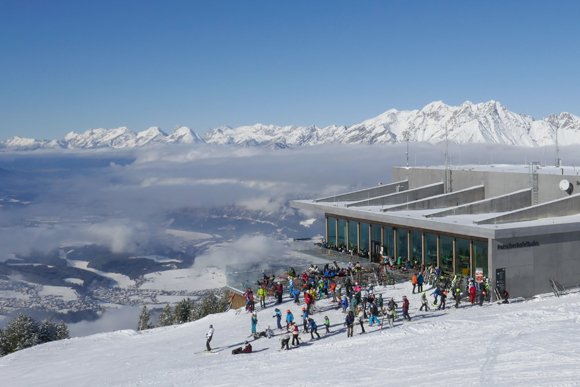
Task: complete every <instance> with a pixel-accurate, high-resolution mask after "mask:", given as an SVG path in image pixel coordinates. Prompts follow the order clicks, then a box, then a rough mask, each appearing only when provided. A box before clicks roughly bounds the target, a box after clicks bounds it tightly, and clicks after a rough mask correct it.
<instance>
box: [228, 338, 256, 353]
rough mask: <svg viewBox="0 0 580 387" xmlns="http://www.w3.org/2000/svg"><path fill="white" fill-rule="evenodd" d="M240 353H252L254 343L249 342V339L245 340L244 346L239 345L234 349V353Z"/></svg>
mask: <svg viewBox="0 0 580 387" xmlns="http://www.w3.org/2000/svg"><path fill="white" fill-rule="evenodd" d="M239 353H252V344H250V343H248V342H247V341H246V342H244V347H243V348H242V347H239V348H236V349H234V350H232V355H237V354H239Z"/></svg>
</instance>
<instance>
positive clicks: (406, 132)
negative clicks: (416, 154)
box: [403, 129, 410, 168]
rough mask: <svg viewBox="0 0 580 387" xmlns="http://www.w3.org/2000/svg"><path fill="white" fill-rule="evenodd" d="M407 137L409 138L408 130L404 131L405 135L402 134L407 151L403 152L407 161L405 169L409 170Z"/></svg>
mask: <svg viewBox="0 0 580 387" xmlns="http://www.w3.org/2000/svg"><path fill="white" fill-rule="evenodd" d="M409 137H410V134H409V130H408V129H407V130H406V131H405V133H403V138H404V139H405V141H406V142H407V151H406V152H405V157H406V159H407V165H406V166H407V168H409Z"/></svg>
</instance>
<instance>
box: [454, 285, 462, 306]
mask: <svg viewBox="0 0 580 387" xmlns="http://www.w3.org/2000/svg"><path fill="white" fill-rule="evenodd" d="M460 302H461V289H460V288H459V286H458V287H456V288H455V308H456V309H457V308H459V303H460Z"/></svg>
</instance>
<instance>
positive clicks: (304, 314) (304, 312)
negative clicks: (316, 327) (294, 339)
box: [302, 307, 308, 333]
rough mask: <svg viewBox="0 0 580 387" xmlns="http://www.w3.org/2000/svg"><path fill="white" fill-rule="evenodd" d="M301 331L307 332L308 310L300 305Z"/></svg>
mask: <svg viewBox="0 0 580 387" xmlns="http://www.w3.org/2000/svg"><path fill="white" fill-rule="evenodd" d="M302 332H303V333H308V310H306V308H305V307H302Z"/></svg>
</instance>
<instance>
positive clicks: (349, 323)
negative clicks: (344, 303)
mask: <svg viewBox="0 0 580 387" xmlns="http://www.w3.org/2000/svg"><path fill="white" fill-rule="evenodd" d="M344 324H345V325H346V337H352V334H353V331H354V313H353V312H352V310H351V311H349V312H348V314H347V315H346V318H345V319H344Z"/></svg>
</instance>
